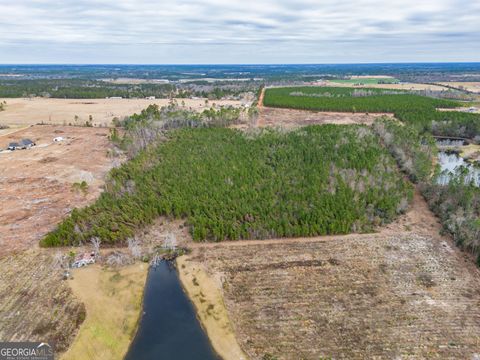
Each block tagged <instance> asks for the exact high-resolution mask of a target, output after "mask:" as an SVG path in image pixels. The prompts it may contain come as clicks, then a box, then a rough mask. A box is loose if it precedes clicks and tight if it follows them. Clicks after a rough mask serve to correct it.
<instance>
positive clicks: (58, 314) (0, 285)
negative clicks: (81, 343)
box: [0, 250, 85, 351]
mask: <svg viewBox="0 0 480 360" xmlns="http://www.w3.org/2000/svg"><path fill="white" fill-rule="evenodd" d="M0 268H1V269H2V271H1V272H0V318H1V321H0V341H42V342H50V343H52V342H53V343H55V349H56V351H64V350H65V349H66V348H67V347H68V345H69V344H70V343H71V342H72V340H73V338H74V336H75V333H76V331H77V328H78V327H79V326H80V324H81V323H82V321H83V319H84V318H85V307H84V306H83V304H82V303H81V302H80V301H78V300H77V299H75V297H73V295H72V292H71V290H70V288H69V286H68V284H67V281H63V280H61V270H60V268H59V267H57V266H56V265H55V261H54V257H53V252H51V251H38V250H27V251H24V252H22V253H21V254H15V255H10V256H7V257H3V258H0Z"/></svg>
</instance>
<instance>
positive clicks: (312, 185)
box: [41, 114, 412, 246]
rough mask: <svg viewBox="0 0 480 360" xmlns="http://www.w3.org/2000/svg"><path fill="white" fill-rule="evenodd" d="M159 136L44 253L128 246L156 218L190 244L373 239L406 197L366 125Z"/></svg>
mask: <svg viewBox="0 0 480 360" xmlns="http://www.w3.org/2000/svg"><path fill="white" fill-rule="evenodd" d="M145 115H146V116H150V115H151V114H150V115H148V114H145ZM166 136H167V138H168V140H165V139H164V140H163V141H161V142H160V143H159V144H158V145H154V146H148V147H146V148H145V149H144V150H142V151H141V152H140V153H139V154H138V155H137V156H135V157H134V158H133V159H132V160H131V161H128V162H127V163H125V164H124V165H123V166H121V167H120V168H117V169H113V170H112V171H111V173H110V175H109V179H108V180H107V184H106V187H105V191H104V192H103V193H102V195H101V196H100V198H99V199H98V200H97V201H96V203H95V204H93V205H91V206H89V207H86V208H83V209H75V210H73V211H72V213H71V215H70V216H69V217H68V218H67V219H66V220H64V221H63V222H62V223H61V224H60V225H59V226H58V227H57V229H56V230H54V231H53V232H51V233H50V234H48V235H47V236H46V237H45V238H44V239H43V240H42V242H41V244H42V245H43V246H57V245H78V244H81V243H85V242H88V241H89V239H90V238H91V237H94V236H95V237H99V238H101V239H102V242H103V243H104V244H114V243H125V241H126V239H127V238H129V237H132V236H134V235H135V233H136V231H137V230H138V229H139V228H141V227H142V226H145V225H147V224H149V223H151V222H152V221H153V220H154V219H155V218H156V217H158V216H160V215H165V216H169V217H173V218H183V219H185V220H186V222H187V225H188V226H189V228H190V231H191V234H192V236H193V238H194V240H195V241H204V240H213V241H221V240H236V239H252V238H254V239H264V238H272V237H290V236H313V235H324V234H342V233H348V232H352V231H354V232H362V231H371V230H372V228H373V227H374V226H377V225H381V224H383V223H387V222H390V221H391V220H392V219H393V218H395V216H396V215H397V214H399V213H402V212H403V211H405V210H406V209H407V207H408V203H409V200H410V199H411V197H412V187H411V185H410V184H409V183H408V182H406V181H405V180H403V178H402V176H401V174H400V173H399V172H398V170H397V167H396V164H395V162H394V160H393V158H392V157H391V156H390V154H388V152H387V151H386V150H385V149H384V148H383V147H382V146H381V145H380V142H379V139H378V137H377V136H375V135H374V134H373V133H372V131H371V130H370V129H369V128H367V127H363V126H338V125H324V126H310V127H306V128H302V129H299V130H296V131H292V132H287V133H285V132H281V131H275V130H263V131H261V132H260V133H243V132H241V131H239V130H233V129H227V128H218V127H213V128H212V127H208V128H205V127H200V128H193V129H192V128H183V129H177V130H171V131H169V132H168V133H166Z"/></svg>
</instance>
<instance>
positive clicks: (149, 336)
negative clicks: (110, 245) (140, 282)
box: [125, 261, 220, 360]
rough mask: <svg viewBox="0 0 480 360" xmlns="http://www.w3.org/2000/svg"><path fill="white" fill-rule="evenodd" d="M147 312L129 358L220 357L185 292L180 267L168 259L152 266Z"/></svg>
mask: <svg viewBox="0 0 480 360" xmlns="http://www.w3.org/2000/svg"><path fill="white" fill-rule="evenodd" d="M143 311H144V314H143V316H142V319H141V321H140V326H139V328H138V331H137V334H136V336H135V339H134V340H133V342H132V344H131V346H130V349H129V351H128V353H127V356H126V357H125V359H126V360H162V359H164V360H196V359H198V360H219V359H220V358H219V357H218V356H217V355H216V354H215V352H214V350H213V349H212V347H211V345H210V343H209V341H208V338H207V335H206V334H205V332H204V331H203V329H202V327H201V326H200V323H199V321H198V319H197V317H196V315H195V309H194V307H193V305H192V303H191V302H190V300H189V299H188V297H187V295H186V294H185V293H184V291H183V289H182V286H181V283H180V279H179V278H178V274H177V271H176V270H175V269H173V268H172V267H171V265H169V264H168V263H167V262H166V261H162V262H161V263H160V264H159V265H158V266H157V267H156V268H152V269H150V272H149V274H148V278H147V283H146V286H145V297H144V302H143Z"/></svg>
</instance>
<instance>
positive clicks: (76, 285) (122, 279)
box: [60, 263, 148, 360]
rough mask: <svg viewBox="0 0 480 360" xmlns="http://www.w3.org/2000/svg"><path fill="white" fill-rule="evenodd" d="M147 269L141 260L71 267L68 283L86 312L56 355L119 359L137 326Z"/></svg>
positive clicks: (64, 358)
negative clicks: (116, 266) (120, 264)
mask: <svg viewBox="0 0 480 360" xmlns="http://www.w3.org/2000/svg"><path fill="white" fill-rule="evenodd" d="M147 273H148V264H144V263H135V264H133V265H129V266H126V267H122V268H119V269H106V268H102V267H100V266H99V265H91V266H89V267H86V268H82V269H77V270H75V271H74V278H73V279H72V280H68V283H69V285H70V287H71V288H72V290H73V293H74V294H75V296H77V297H78V298H79V299H80V300H81V301H82V302H83V303H84V304H85V307H86V312H87V316H86V319H85V321H84V322H83V324H82V325H81V326H80V329H79V331H78V334H77V335H76V337H75V340H74V341H73V343H72V345H71V346H70V347H69V349H68V350H67V352H65V353H64V354H63V355H62V356H60V359H62V360H76V359H78V360H83V359H103V360H110V359H111V360H115V359H122V358H123V357H124V356H125V354H126V353H127V351H128V347H129V346H130V342H131V341H132V339H133V337H134V336H135V331H136V330H137V324H138V321H139V319H140V316H141V310H142V300H143V289H144V286H145V282H146V278H147Z"/></svg>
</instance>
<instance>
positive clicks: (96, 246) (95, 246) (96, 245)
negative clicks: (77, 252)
mask: <svg viewBox="0 0 480 360" xmlns="http://www.w3.org/2000/svg"><path fill="white" fill-rule="evenodd" d="M90 242H91V243H92V247H93V252H94V253H95V258H99V257H100V244H101V243H102V241H101V240H100V238H98V237H96V236H94V237H92V238H91V239H90Z"/></svg>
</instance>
